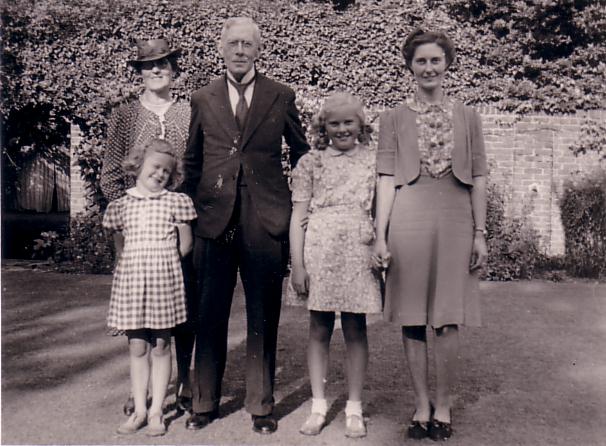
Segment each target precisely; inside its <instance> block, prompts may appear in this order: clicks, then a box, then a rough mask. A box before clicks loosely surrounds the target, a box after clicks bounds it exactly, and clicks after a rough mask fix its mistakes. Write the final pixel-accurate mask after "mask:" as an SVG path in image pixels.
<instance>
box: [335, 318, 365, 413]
mask: <svg viewBox="0 0 606 446" xmlns="http://www.w3.org/2000/svg"><path fill="white" fill-rule="evenodd" d="M341 324H342V328H343V337H344V338H345V344H346V347H347V380H348V387H349V401H362V388H363V386H364V377H365V376H366V367H367V365H368V339H367V336H366V315H365V314H356V313H341Z"/></svg>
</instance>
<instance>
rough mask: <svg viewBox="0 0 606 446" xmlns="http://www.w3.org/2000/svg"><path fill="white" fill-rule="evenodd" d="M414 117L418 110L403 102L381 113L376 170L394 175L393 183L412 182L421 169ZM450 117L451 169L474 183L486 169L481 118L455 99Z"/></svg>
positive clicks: (455, 173) (461, 179) (415, 117)
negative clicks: (451, 134) (451, 141)
mask: <svg viewBox="0 0 606 446" xmlns="http://www.w3.org/2000/svg"><path fill="white" fill-rule="evenodd" d="M416 119H417V113H416V112H415V111H414V110H411V109H410V108H409V107H408V106H406V105H405V104H404V105H400V106H399V107H396V108H395V109H392V110H387V111H385V112H383V114H382V115H381V120H380V126H379V145H378V151H377V172H378V173H379V174H384V175H394V181H395V185H396V187H397V186H402V185H404V184H410V183H412V182H414V181H415V180H416V179H417V178H418V177H419V175H420V173H421V156H420V152H419V136H418V132H417V124H416ZM452 119H453V123H452V125H453V138H454V147H453V150H452V172H453V174H454V176H455V177H457V179H458V180H459V181H461V182H462V183H465V184H467V185H469V186H473V177H475V176H481V175H486V174H487V172H488V169H487V167H486V152H485V149H484V137H483V135H482V122H481V120H480V116H479V115H478V113H477V112H476V111H475V110H474V109H473V108H471V107H468V106H465V105H463V104H462V103H461V102H458V101H457V102H455V104H454V108H453V111H452Z"/></svg>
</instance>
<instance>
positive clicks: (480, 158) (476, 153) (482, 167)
mask: <svg viewBox="0 0 606 446" xmlns="http://www.w3.org/2000/svg"><path fill="white" fill-rule="evenodd" d="M471 122H472V124H471V176H472V177H479V176H485V175H487V174H488V166H487V163H486V148H485V147H484V133H482V119H481V118H480V114H479V113H478V112H477V111H475V110H473V113H472V120H471Z"/></svg>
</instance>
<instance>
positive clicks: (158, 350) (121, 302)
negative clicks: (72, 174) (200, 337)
mask: <svg viewBox="0 0 606 446" xmlns="http://www.w3.org/2000/svg"><path fill="white" fill-rule="evenodd" d="M177 160H178V158H177V155H176V154H175V152H174V150H173V148H172V146H171V145H170V144H169V143H168V142H166V141H165V140H161V139H154V140H152V141H150V142H149V143H148V144H147V145H145V146H143V147H140V146H139V147H135V149H134V150H133V151H132V152H131V154H130V155H129V157H128V159H127V161H126V162H125V170H126V171H127V172H129V173H130V174H132V175H133V176H135V177H136V185H135V186H134V187H132V188H130V189H127V191H126V195H124V196H122V197H121V198H118V199H117V200H114V201H112V202H111V203H110V204H109V206H108V208H107V211H106V213H105V216H104V219H103V226H104V227H105V228H106V229H108V230H110V231H112V232H113V233H114V240H115V242H116V252H117V256H118V263H117V266H116V270H115V272H114V280H113V283H112V294H111V299H110V304H109V314H108V316H107V324H108V326H109V327H116V328H117V329H119V330H124V331H125V332H126V335H127V337H128V344H129V351H130V374H131V387H132V394H133V396H134V400H135V412H134V413H133V414H132V415H131V416H130V417H129V418H128V420H127V421H126V422H124V423H123V424H121V425H120V427H119V428H118V433H120V434H131V433H134V432H136V431H137V430H139V429H140V428H141V427H143V425H144V424H145V423H147V425H148V429H147V434H148V435H151V436H157V435H163V434H164V433H165V432H166V428H165V425H164V421H163V418H162V403H163V401H164V397H165V396H166V391H167V388H168V383H169V380H170V373H171V353H170V336H171V328H173V327H174V326H175V325H177V324H180V323H182V322H184V321H185V320H186V317H187V310H186V302H185V291H184V285H183V274H182V269H181V258H182V257H183V256H184V255H186V254H187V253H188V252H189V251H191V248H192V233H191V227H190V225H189V222H190V221H191V220H193V219H194V218H195V217H196V212H195V210H194V206H193V203H192V201H191V199H190V198H189V197H188V196H187V195H185V194H180V193H176V192H169V191H168V190H167V189H166V187H170V186H171V185H176V184H179V176H180V175H181V173H180V167H179V163H178V161H177ZM150 357H151V381H152V403H151V407H150V409H149V412H148V410H147V388H148V381H149V378H150Z"/></svg>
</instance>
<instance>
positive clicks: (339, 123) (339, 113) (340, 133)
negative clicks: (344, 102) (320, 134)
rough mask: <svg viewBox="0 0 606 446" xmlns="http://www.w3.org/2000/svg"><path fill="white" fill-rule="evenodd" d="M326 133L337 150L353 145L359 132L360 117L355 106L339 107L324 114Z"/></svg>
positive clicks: (350, 147)
mask: <svg viewBox="0 0 606 446" xmlns="http://www.w3.org/2000/svg"><path fill="white" fill-rule="evenodd" d="M325 127H326V133H327V135H328V137H329V138H330V141H331V142H332V146H333V147H334V148H335V149H337V150H342V151H347V150H351V149H353V148H354V147H355V145H356V141H357V140H358V135H359V134H360V118H359V117H358V114H357V113H356V108H355V107H346V106H344V107H339V108H336V109H334V110H331V111H329V112H328V113H327V114H326V124H325Z"/></svg>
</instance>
